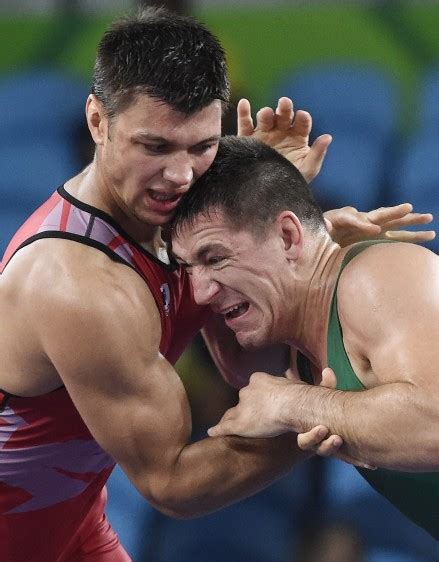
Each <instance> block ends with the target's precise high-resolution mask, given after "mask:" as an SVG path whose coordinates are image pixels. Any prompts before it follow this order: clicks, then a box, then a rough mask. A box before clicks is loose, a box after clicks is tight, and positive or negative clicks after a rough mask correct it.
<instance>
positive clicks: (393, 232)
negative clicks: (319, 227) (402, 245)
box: [324, 203, 436, 246]
mask: <svg viewBox="0 0 439 562" xmlns="http://www.w3.org/2000/svg"><path fill="white" fill-rule="evenodd" d="M412 210H413V206H412V205H410V203H402V204H401V205H396V206H394V207H380V208H379V209H374V210H373V211H369V212H368V213H365V212H361V211H357V209H355V208H354V207H343V208H342V209H334V210H332V211H327V212H326V213H324V217H325V222H326V226H327V228H328V231H329V234H330V235H331V238H332V239H333V240H334V242H337V244H339V245H340V246H349V245H350V244H355V243H356V242H361V241H363V240H373V239H378V238H381V239H387V240H398V241H400V242H426V241H428V240H433V238H434V237H435V236H436V233H435V232H434V231H433V230H422V231H417V232H412V231H408V230H399V229H400V228H403V227H406V226H413V225H418V224H428V223H430V222H431V221H432V220H433V216H432V215H431V214H429V213H427V214H423V213H413V212H412Z"/></svg>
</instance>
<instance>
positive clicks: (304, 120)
mask: <svg viewBox="0 0 439 562" xmlns="http://www.w3.org/2000/svg"><path fill="white" fill-rule="evenodd" d="M311 127H312V119H311V115H310V114H309V113H308V112H307V111H301V110H299V111H296V112H294V108H293V102H292V101H291V100H290V99H289V98H280V99H279V101H278V104H277V108H276V111H273V110H272V109H271V107H264V108H262V109H260V110H259V111H258V113H257V114H256V127H254V126H253V119H252V116H251V107H250V102H249V101H248V100H246V99H242V100H240V101H239V103H238V135H240V136H243V137H254V138H256V139H258V140H260V141H262V142H265V143H266V144H268V145H270V146H271V147H272V148H274V149H276V150H277V151H278V152H279V153H280V154H282V156H284V157H285V158H287V160H289V161H290V162H291V163H292V164H294V165H295V166H296V168H298V170H299V171H300V172H301V174H302V175H303V177H304V178H305V180H306V181H307V182H308V183H309V182H311V181H312V180H313V179H314V178H315V177H316V176H317V174H318V173H319V172H320V168H321V167H322V164H323V160H324V158H325V155H326V151H327V149H328V146H329V145H330V143H331V141H332V137H331V136H330V135H321V136H320V137H318V138H317V139H316V140H315V141H314V143H313V144H312V146H310V145H309V134H310V132H311Z"/></svg>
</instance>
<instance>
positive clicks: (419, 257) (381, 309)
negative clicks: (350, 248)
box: [337, 243, 439, 335]
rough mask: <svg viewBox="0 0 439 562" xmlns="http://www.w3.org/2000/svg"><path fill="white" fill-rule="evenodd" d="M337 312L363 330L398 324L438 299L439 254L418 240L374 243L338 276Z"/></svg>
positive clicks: (350, 323) (347, 321)
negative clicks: (414, 241) (416, 241)
mask: <svg viewBox="0 0 439 562" xmlns="http://www.w3.org/2000/svg"><path fill="white" fill-rule="evenodd" d="M337 297H338V305H339V314H340V317H341V318H343V319H344V322H346V323H348V324H349V325H350V326H352V327H356V328H358V330H359V331H360V332H361V333H362V334H363V335H364V334H365V333H367V332H368V331H373V330H376V329H377V328H378V326H379V325H380V319H381V318H383V319H384V320H383V321H382V324H383V325H384V324H385V322H387V325H388V323H389V322H393V321H397V322H398V323H399V325H401V323H403V322H405V321H407V319H409V318H411V319H412V320H413V318H415V317H416V316H417V314H418V313H419V310H420V309H422V308H424V309H425V307H429V306H431V303H432V302H434V301H435V302H438V303H439V257H438V256H437V255H436V254H434V253H433V252H431V251H430V250H427V249H426V248H423V247H421V246H418V245H415V244H408V243H388V244H377V245H374V246H370V247H369V248H367V249H366V250H364V251H363V252H362V253H361V254H359V255H358V256H357V257H355V258H354V259H353V260H352V261H351V262H350V263H349V264H348V265H347V266H346V268H345V269H344V271H343V273H342V275H341V276H340V281H339V286H338V290H337Z"/></svg>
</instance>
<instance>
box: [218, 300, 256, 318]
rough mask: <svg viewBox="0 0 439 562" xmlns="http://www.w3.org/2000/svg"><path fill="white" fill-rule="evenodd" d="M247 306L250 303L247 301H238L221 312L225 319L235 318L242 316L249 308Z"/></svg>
mask: <svg viewBox="0 0 439 562" xmlns="http://www.w3.org/2000/svg"><path fill="white" fill-rule="evenodd" d="M249 306H250V304H249V303H248V302H240V303H239V304H235V305H234V306H232V307H230V308H229V309H227V310H226V311H224V312H223V314H224V315H225V317H226V319H227V320H234V319H235V318H239V317H240V316H243V315H244V314H245V313H246V312H247V310H248V309H249Z"/></svg>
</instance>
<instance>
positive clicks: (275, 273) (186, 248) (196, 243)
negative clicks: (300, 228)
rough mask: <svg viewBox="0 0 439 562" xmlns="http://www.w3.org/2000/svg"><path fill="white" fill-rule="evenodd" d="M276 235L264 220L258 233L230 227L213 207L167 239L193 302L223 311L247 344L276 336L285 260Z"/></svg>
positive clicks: (275, 339) (243, 342) (282, 292)
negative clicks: (188, 281)
mask: <svg viewBox="0 0 439 562" xmlns="http://www.w3.org/2000/svg"><path fill="white" fill-rule="evenodd" d="M283 248H284V246H283V243H282V238H281V237H280V236H279V235H278V234H277V231H276V228H275V227H274V226H273V227H272V226H269V227H268V230H267V233H266V234H265V235H264V237H262V238H261V237H258V236H256V235H255V234H253V233H252V232H250V231H248V230H239V231H236V229H233V228H232V227H231V226H230V225H229V224H228V223H227V221H226V220H225V218H224V215H223V214H222V213H221V212H220V211H218V212H217V213H214V214H212V215H211V216H210V217H209V218H207V217H205V216H203V215H200V216H199V217H197V219H196V221H195V224H194V225H193V226H185V227H184V228H183V229H182V231H181V233H180V234H179V235H178V236H177V237H174V239H173V251H174V254H175V256H176V258H177V260H178V261H179V262H180V263H181V264H182V265H183V266H184V267H185V268H186V269H187V271H188V273H189V274H190V276H191V282H192V285H193V289H194V297H195V300H196V301H197V303H199V304H203V305H206V304H208V305H210V306H211V308H212V309H213V311H214V312H217V313H219V314H223V315H224V317H225V323H226V325H227V326H228V327H229V328H231V329H232V330H233V331H234V332H235V334H236V337H237V339H238V341H239V343H240V344H241V345H242V346H244V347H248V348H252V347H259V346H261V345H266V344H269V343H273V342H275V341H277V338H276V336H277V335H278V333H279V332H278V331H277V326H280V319H281V316H282V313H283V311H284V308H285V307H284V306H283V304H284V296H283V295H284V294H285V292H284V291H285V287H284V279H285V277H286V276H283V275H282V273H283V271H284V268H285V267H286V266H287V263H288V262H287V260H286V259H285V252H284V249H283Z"/></svg>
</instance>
